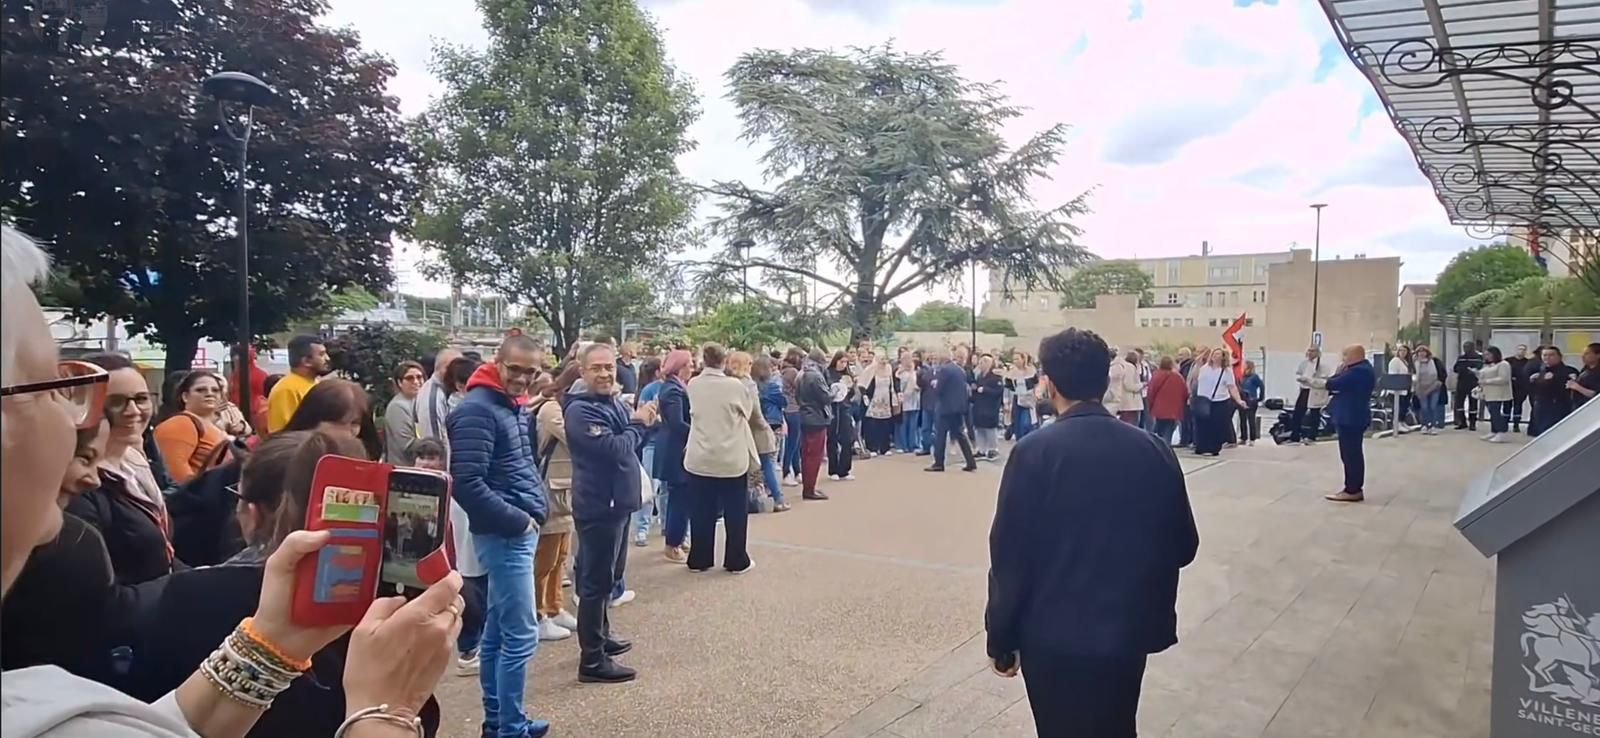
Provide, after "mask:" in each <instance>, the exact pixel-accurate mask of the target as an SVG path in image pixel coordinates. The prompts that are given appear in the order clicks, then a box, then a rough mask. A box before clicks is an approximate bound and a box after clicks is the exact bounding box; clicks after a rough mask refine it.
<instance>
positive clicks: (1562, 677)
mask: <svg viewBox="0 0 1600 738" xmlns="http://www.w3.org/2000/svg"><path fill="white" fill-rule="evenodd" d="M1522 623H1523V624H1524V625H1526V626H1527V630H1526V631H1524V632H1523V634H1522V656H1523V659H1524V663H1523V664H1522V670H1523V671H1524V672H1526V673H1527V675H1528V690H1529V691H1531V692H1535V693H1538V694H1544V695H1549V696H1550V698H1551V699H1553V700H1555V701H1557V702H1561V703H1563V704H1580V705H1588V706H1591V707H1600V613H1594V614H1591V615H1590V616H1589V617H1588V618H1584V617H1583V614H1582V613H1581V612H1579V611H1578V608H1577V606H1576V605H1573V604H1572V599H1571V598H1570V597H1567V596H1565V595H1563V596H1562V597H1560V598H1557V599H1556V601H1555V602H1549V603H1545V604H1542V605H1534V606H1533V607H1530V608H1528V610H1527V612H1524V613H1522ZM1529 658H1533V659H1536V661H1535V662H1534V664H1533V666H1531V667H1530V666H1529V665H1528V664H1527V661H1526V660H1527V659H1529Z"/></svg>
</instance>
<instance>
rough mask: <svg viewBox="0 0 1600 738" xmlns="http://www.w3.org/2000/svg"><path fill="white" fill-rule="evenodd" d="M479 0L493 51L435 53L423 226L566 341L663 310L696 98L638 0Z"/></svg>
mask: <svg viewBox="0 0 1600 738" xmlns="http://www.w3.org/2000/svg"><path fill="white" fill-rule="evenodd" d="M478 8H479V10H480V11H481V12H482V14H483V17H484V26H485V28H486V29H487V30H488V35H489V42H488V45H487V46H486V47H485V48H483V49H481V50H480V49H474V48H466V47H452V46H441V47H439V48H438V49H436V50H435V56H434V63H433V66H432V68H433V72H434V74H435V75H436V76H437V77H438V78H439V80H440V81H441V82H442V83H443V84H444V91H443V93H442V94H441V95H440V96H439V97H438V98H437V99H436V100H434V102H433V103H432V104H431V105H430V106H429V107H428V110H427V112H426V113H424V114H423V115H422V116H421V118H420V120H419V122H418V125H417V127H416V131H415V134H416V140H417V141H418V143H419V146H420V148H421V149H422V151H423V153H424V160H425V162H426V172H427V176H426V178H425V181H426V182H427V184H426V186H425V187H424V190H423V197H422V199H421V203H420V206H419V209H418V213H417V236H418V238H419V240H420V241H421V242H422V244H423V245H424V247H425V248H427V249H429V250H430V252H431V253H432V254H433V255H434V256H435V257H436V262H437V263H436V264H435V265H434V266H435V269H436V270H437V271H438V272H439V273H441V274H443V275H447V276H450V277H456V278H461V279H462V280H463V281H465V282H466V283H469V284H481V285H486V286H488V287H489V288H491V289H492V290H494V291H495V292H499V293H501V294H504V295H507V296H509V297H510V298H512V299H513V300H515V301H517V302H519V303H521V304H524V305H527V306H528V307H529V309H531V310H532V311H533V312H534V314H536V315H538V316H539V318H541V319H542V320H543V321H544V322H545V323H546V324H548V325H549V326H550V329H551V331H552V332H553V333H554V334H555V336H556V343H557V345H556V347H555V348H556V350H557V353H558V354H559V353H561V352H564V351H565V349H566V347H567V346H568V345H569V344H571V343H572V342H574V341H576V340H577V339H578V337H579V336H580V335H582V332H583V330H584V329H585V328H589V327H596V328H600V329H601V330H604V327H603V326H600V325H599V323H598V321H601V320H604V321H607V322H611V321H619V320H621V319H624V318H627V317H641V318H642V317H646V316H648V315H649V314H650V313H651V312H653V311H654V309H655V300H654V299H647V298H651V293H650V289H649V288H650V287H651V284H650V283H649V282H648V280H647V275H648V273H649V272H648V270H647V269H646V267H649V266H652V265H660V264H661V263H663V262H665V261H666V257H667V256H668V255H669V254H670V253H671V252H672V251H674V250H675V249H676V248H677V247H678V241H679V238H680V237H681V234H682V232H683V230H684V228H685V226H686V224H687V221H688V218H689V215H690V209H689V207H690V199H691V198H690V190H689V187H688V186H687V184H686V183H685V182H684V181H683V179H682V177H680V176H679V173H678V169H677V165H676V163H675V160H676V157H677V156H678V155H679V154H681V153H683V152H685V151H688V150H689V149H690V148H691V143H690V141H689V140H688V138H687V137H686V136H685V130H686V129H687V128H688V126H689V123H690V122H691V121H692V120H693V119H694V117H695V115H696V109H695V100H694V95H693V93H692V91H691V90H690V89H689V86H688V85H687V84H686V83H685V82H684V81H682V80H681V79H680V78H679V77H678V75H677V73H676V72H675V71H674V70H673V69H672V67H671V66H670V65H669V64H668V63H667V61H666V59H665V55H664V53H663V51H662V47H661V40H660V38H659V34H658V33H657V31H656V29H655V27H654V26H653V25H652V24H651V23H650V21H649V19H647V18H646V17H645V15H644V14H643V13H642V12H641V11H640V10H639V8H638V6H637V5H636V4H635V3H634V2H632V0H479V2H478ZM610 330H612V331H615V330H616V328H615V327H612V328H611V329H610Z"/></svg>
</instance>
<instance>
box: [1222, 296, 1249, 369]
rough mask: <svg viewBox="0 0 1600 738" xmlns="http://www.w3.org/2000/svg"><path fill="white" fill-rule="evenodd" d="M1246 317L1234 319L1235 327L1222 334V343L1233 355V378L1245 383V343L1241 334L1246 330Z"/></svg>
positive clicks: (1240, 315) (1241, 314)
mask: <svg viewBox="0 0 1600 738" xmlns="http://www.w3.org/2000/svg"><path fill="white" fill-rule="evenodd" d="M1244 323H1245V315H1244V313H1239V317H1237V318H1234V319H1233V325H1230V326H1228V329H1227V330H1225V331H1223V332H1222V343H1223V345H1224V346H1227V347H1228V352H1229V353H1230V354H1232V355H1233V378H1234V379H1235V380H1238V381H1240V382H1243V381H1244V342H1243V341H1240V340H1239V332H1240V331H1243V330H1244Z"/></svg>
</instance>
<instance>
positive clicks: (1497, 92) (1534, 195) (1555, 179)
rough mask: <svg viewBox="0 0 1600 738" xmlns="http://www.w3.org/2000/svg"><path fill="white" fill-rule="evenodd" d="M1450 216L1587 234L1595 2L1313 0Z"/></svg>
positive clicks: (1598, 101)
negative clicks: (1403, 138) (1409, 146)
mask: <svg viewBox="0 0 1600 738" xmlns="http://www.w3.org/2000/svg"><path fill="white" fill-rule="evenodd" d="M1319 1H1320V2H1321V3H1322V7H1323V10H1324V11H1325V12H1326V13H1327V15H1328V19H1329V21H1331V22H1332V24H1333V28H1334V32H1335V33H1336V34H1337V35H1338V37H1339V41H1340V43H1342V44H1343V45H1344V47H1345V50H1346V52H1347V53H1348V54H1349V55H1350V59H1351V60H1352V61H1354V62H1355V64H1356V66H1357V67H1358V68H1360V69H1361V71H1362V73H1363V74H1365V75H1366V76H1367V79H1368V80H1370V81H1371V82H1372V86H1373V87H1374V88H1375V89H1376V90H1377V93H1378V97H1379V98H1380V99H1381V100H1382V102H1383V105H1384V107H1385V108H1386V109H1387V110H1388V113H1389V116H1390V117H1391V118H1392V119H1393V120H1394V124H1395V127H1396V128H1397V129H1399V131H1400V133H1401V135H1403V136H1404V137H1405V139H1406V141H1407V143H1409V144H1410V145H1411V151H1412V153H1413V154H1414V155H1415V157H1416V159H1417V164H1418V166H1419V167H1420V168H1421V169H1422V172H1423V174H1425V175H1426V176H1427V177H1428V180H1429V181H1430V182H1432V184H1433V189H1434V192H1435V193H1436V194H1437V195H1438V197H1439V201H1440V202H1441V203H1442V204H1443V205H1444V208H1445V211H1446V212H1447V213H1448V214H1449V216H1450V219H1451V221H1452V222H1454V223H1456V224H1458V225H1462V226H1466V227H1467V228H1468V230H1469V231H1470V232H1473V233H1474V235H1479V236H1483V237H1488V236H1491V235H1495V234H1496V233H1500V232H1503V231H1505V230H1507V229H1511V228H1525V229H1527V231H1525V233H1527V234H1528V235H1529V240H1530V242H1533V243H1537V241H1538V240H1539V239H1541V238H1544V239H1561V240H1563V241H1566V240H1571V239H1583V240H1585V241H1587V240H1590V239H1593V238H1594V235H1595V234H1596V232H1597V231H1600V0H1319Z"/></svg>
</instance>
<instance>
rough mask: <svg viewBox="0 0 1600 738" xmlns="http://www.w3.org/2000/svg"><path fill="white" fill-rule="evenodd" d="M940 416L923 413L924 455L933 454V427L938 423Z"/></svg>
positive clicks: (925, 411) (924, 411)
mask: <svg viewBox="0 0 1600 738" xmlns="http://www.w3.org/2000/svg"><path fill="white" fill-rule="evenodd" d="M938 417H939V416H938V414H937V413H933V412H929V411H927V410H923V411H922V444H921V445H922V453H923V454H924V455H926V454H931V453H933V427H934V425H935V424H936V423H937V422H938Z"/></svg>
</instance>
